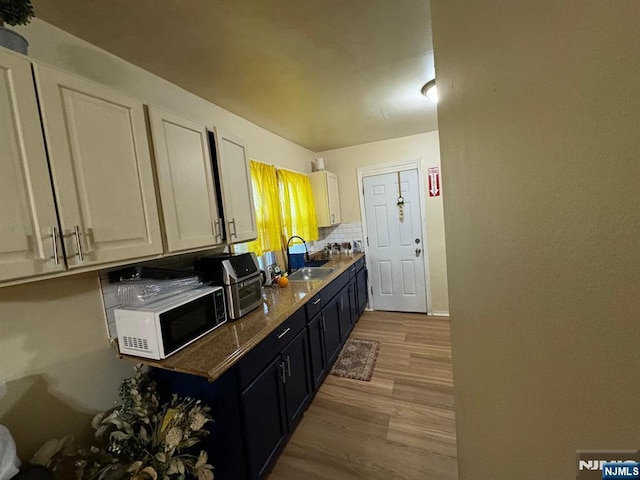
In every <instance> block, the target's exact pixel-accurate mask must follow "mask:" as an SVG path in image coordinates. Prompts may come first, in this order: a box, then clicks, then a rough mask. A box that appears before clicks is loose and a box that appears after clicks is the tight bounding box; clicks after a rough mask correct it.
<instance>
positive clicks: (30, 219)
mask: <svg viewBox="0 0 640 480" xmlns="http://www.w3.org/2000/svg"><path fill="white" fill-rule="evenodd" d="M64 269H65V264H64V258H63V254H62V247H61V245H60V243H59V241H58V218H57V216H56V210H55V203H54V200H53V193H52V190H51V181H50V179H49V169H48V167H47V156H46V153H45V148H44V141H43V138H42V128H41V126H40V117H39V114H38V105H37V101H36V94H35V91H34V89H33V79H32V76H31V63H30V62H29V60H28V59H26V58H24V57H22V56H19V55H15V54H12V53H10V52H8V51H6V50H3V49H0V281H4V280H11V279H16V278H23V277H29V276H34V275H41V274H46V273H54V272H58V271H63V270H64Z"/></svg>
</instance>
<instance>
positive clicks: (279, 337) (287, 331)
mask: <svg viewBox="0 0 640 480" xmlns="http://www.w3.org/2000/svg"><path fill="white" fill-rule="evenodd" d="M289 330H291V328H287V329H286V330H285V331H284V332H282V333H281V334H280V335H278V339H281V338H282V337H284V336H285V335H286V334H287V333H289Z"/></svg>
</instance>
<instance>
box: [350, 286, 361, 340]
mask: <svg viewBox="0 0 640 480" xmlns="http://www.w3.org/2000/svg"><path fill="white" fill-rule="evenodd" d="M347 290H348V292H349V320H350V324H351V325H350V327H349V333H351V330H353V327H354V326H355V325H356V322H357V321H358V318H359V316H360V315H359V314H358V298H357V297H358V287H357V283H356V279H355V277H354V278H353V279H352V280H351V281H350V282H349V286H348V287H347Z"/></svg>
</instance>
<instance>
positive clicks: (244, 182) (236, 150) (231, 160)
mask: <svg viewBox="0 0 640 480" xmlns="http://www.w3.org/2000/svg"><path fill="white" fill-rule="evenodd" d="M214 134H215V143H216V156H217V159H216V160H217V164H218V169H219V171H220V180H221V184H222V185H221V189H222V198H223V204H224V213H223V216H224V220H225V223H226V241H227V243H240V242H247V241H250V240H255V239H256V237H257V231H256V212H255V206H254V204H253V189H252V186H251V175H250V171H249V158H248V157H247V147H246V144H245V142H244V141H243V140H241V139H239V138H237V137H234V136H233V135H229V134H228V133H225V132H223V131H222V130H220V129H218V128H214Z"/></svg>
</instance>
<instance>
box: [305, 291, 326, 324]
mask: <svg viewBox="0 0 640 480" xmlns="http://www.w3.org/2000/svg"><path fill="white" fill-rule="evenodd" d="M322 296H323V295H322V292H320V293H317V294H316V295H314V296H313V298H311V300H309V301H308V302H307V304H306V305H305V308H306V310H307V318H313V317H315V316H316V315H317V314H319V313H320V310H322Z"/></svg>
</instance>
